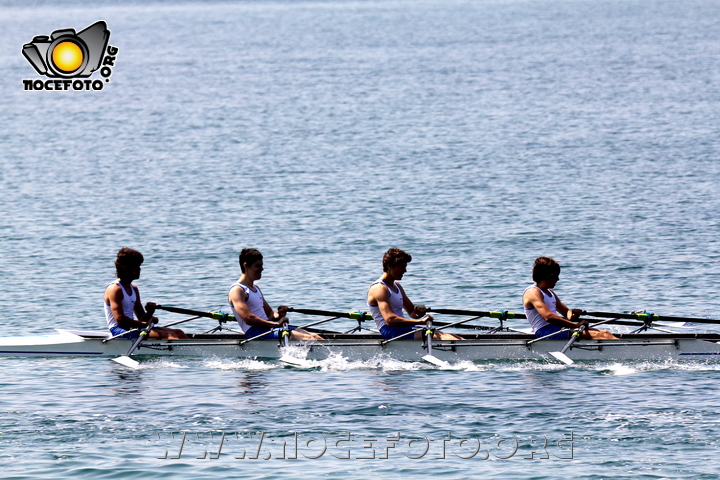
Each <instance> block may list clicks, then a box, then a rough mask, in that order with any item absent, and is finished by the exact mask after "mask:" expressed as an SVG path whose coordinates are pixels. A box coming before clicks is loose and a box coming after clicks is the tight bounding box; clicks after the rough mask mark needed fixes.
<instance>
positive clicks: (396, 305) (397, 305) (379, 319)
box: [367, 278, 403, 329]
mask: <svg viewBox="0 0 720 480" xmlns="http://www.w3.org/2000/svg"><path fill="white" fill-rule="evenodd" d="M378 283H382V284H383V285H385V286H386V287H387V289H388V291H389V292H390V308H392V311H393V313H394V314H395V315H397V316H398V317H402V316H403V297H402V293H401V292H400V287H399V285H400V284H399V283H397V282H395V283H394V285H393V286H394V287H395V290H394V291H393V289H392V288H390V285H388V284H387V283H385V281H384V280H383V279H382V278H378V279H377V281H375V282H373V284H372V285H370V288H372V286H373V285H377V284H378ZM367 305H368V310H369V311H370V315H372V317H373V320H375V325H377V328H378V329H381V328H382V327H385V326H387V323H385V319H384V318H383V316H382V313H380V307H378V306H377V305H370V303H368V304H367Z"/></svg>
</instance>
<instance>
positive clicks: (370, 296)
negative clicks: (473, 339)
mask: <svg viewBox="0 0 720 480" xmlns="http://www.w3.org/2000/svg"><path fill="white" fill-rule="evenodd" d="M411 261H412V256H410V254H408V253H407V252H404V251H403V250H400V249H399V248H391V249H389V250H388V251H387V252H385V255H384V256H383V260H382V265H383V274H382V276H381V277H380V278H379V279H378V280H377V281H375V283H373V284H372V285H371V286H370V289H369V290H368V293H367V304H368V309H369V311H370V314H371V315H372V317H373V319H374V320H375V324H376V325H377V327H378V329H379V330H380V333H381V334H382V336H383V338H384V339H386V340H389V339H392V338H395V337H398V336H400V335H404V334H408V335H406V336H405V338H408V339H410V338H415V339H418V340H419V339H421V338H422V327H423V326H424V325H425V323H426V320H427V319H429V320H432V317H431V316H429V315H428V316H427V317H425V315H426V312H427V309H426V308H425V305H415V304H414V303H413V302H411V301H410V299H409V298H408V296H407V295H406V294H405V290H403V287H402V286H401V285H400V283H398V280H401V279H402V277H403V275H404V274H405V272H406V271H407V264H408V263H410V262H411ZM403 308H404V309H405V311H407V313H408V315H409V316H410V318H406V317H404V316H403ZM423 317H425V318H423ZM413 330H414V331H415V333H414V334H412V335H411V334H409V332H411V331H413ZM433 338H435V339H440V340H462V337H459V336H457V335H454V334H452V333H444V332H435V334H434V335H433Z"/></svg>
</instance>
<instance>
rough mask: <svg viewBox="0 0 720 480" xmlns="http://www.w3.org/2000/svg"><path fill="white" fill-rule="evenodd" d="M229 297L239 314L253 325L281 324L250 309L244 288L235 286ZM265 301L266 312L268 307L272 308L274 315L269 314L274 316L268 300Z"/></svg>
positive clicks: (271, 325)
mask: <svg viewBox="0 0 720 480" xmlns="http://www.w3.org/2000/svg"><path fill="white" fill-rule="evenodd" d="M228 299H229V300H230V303H232V306H233V308H234V309H235V311H236V312H237V314H238V315H240V318H242V319H243V321H244V322H245V323H247V324H248V325H250V326H251V327H258V328H276V327H278V326H279V323H278V322H271V321H269V320H265V319H264V318H260V317H258V316H257V315H255V314H253V313H252V312H251V311H250V307H248V304H247V303H246V299H245V290H243V289H242V288H240V287H233V288H232V289H231V290H230V293H229V294H228ZM263 302H264V304H263V309H264V310H265V312H266V313H267V309H270V312H271V315H272V316H271V315H268V318H274V315H273V311H272V308H270V306H269V305H268V304H267V302H265V300H264V299H263Z"/></svg>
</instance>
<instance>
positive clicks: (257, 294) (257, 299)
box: [228, 282, 268, 333]
mask: <svg viewBox="0 0 720 480" xmlns="http://www.w3.org/2000/svg"><path fill="white" fill-rule="evenodd" d="M235 287H240V288H242V289H243V290H244V291H245V295H246V296H247V299H246V300H245V303H246V304H247V306H248V308H249V309H250V313H252V314H253V315H255V316H256V317H260V318H262V319H263V320H267V319H268V318H267V315H266V314H265V301H264V299H263V294H262V292H261V291H260V287H258V286H257V285H255V290H253V289H252V288H250V287H248V286H247V285H245V284H244V283H240V282H235V283H233V284H232V285H231V286H230V290H232V289H233V288H235ZM229 294H230V291H228V295H229ZM228 303H229V304H230V310H232V314H233V316H234V317H235V319H236V320H237V322H238V325H240V328H241V329H242V331H243V333H244V332H247V331H248V328H250V325H248V324H247V323H245V321H244V320H243V319H242V318H241V317H240V315H238V312H236V311H235V307H234V306H233V304H232V302H231V301H230V299H229V298H228Z"/></svg>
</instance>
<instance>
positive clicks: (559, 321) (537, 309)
mask: <svg viewBox="0 0 720 480" xmlns="http://www.w3.org/2000/svg"><path fill="white" fill-rule="evenodd" d="M532 278H533V281H534V282H535V284H534V285H530V286H529V287H527V288H526V289H525V292H524V293H523V307H524V308H525V315H526V317H527V319H528V322H529V323H530V326H531V327H532V329H533V332H534V333H535V336H536V337H538V338H540V337H545V336H547V335H552V334H553V333H555V332H558V333H556V334H555V335H553V336H552V337H549V338H550V339H552V340H567V339H569V338H570V330H575V329H577V328H580V326H581V325H585V328H586V329H585V331H583V333H582V338H584V339H586V340H590V339H595V340H609V339H614V338H617V337H615V335H613V334H612V333H610V332H609V331H607V330H599V329H595V328H588V321H587V320H580V314H581V313H582V310H580V309H577V308H576V309H573V310H570V309H569V308H568V307H567V306H566V305H565V304H564V303H563V302H562V301H560V298H558V296H557V294H556V293H555V292H554V291H553V288H555V285H556V284H557V282H558V280H559V279H560V265H559V264H558V263H557V262H556V261H555V260H553V259H552V258H550V257H538V258H537V259H536V260H535V263H534V264H533V270H532ZM564 328H565V329H569V330H565V331H564V332H561V330H562V329H564Z"/></svg>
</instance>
